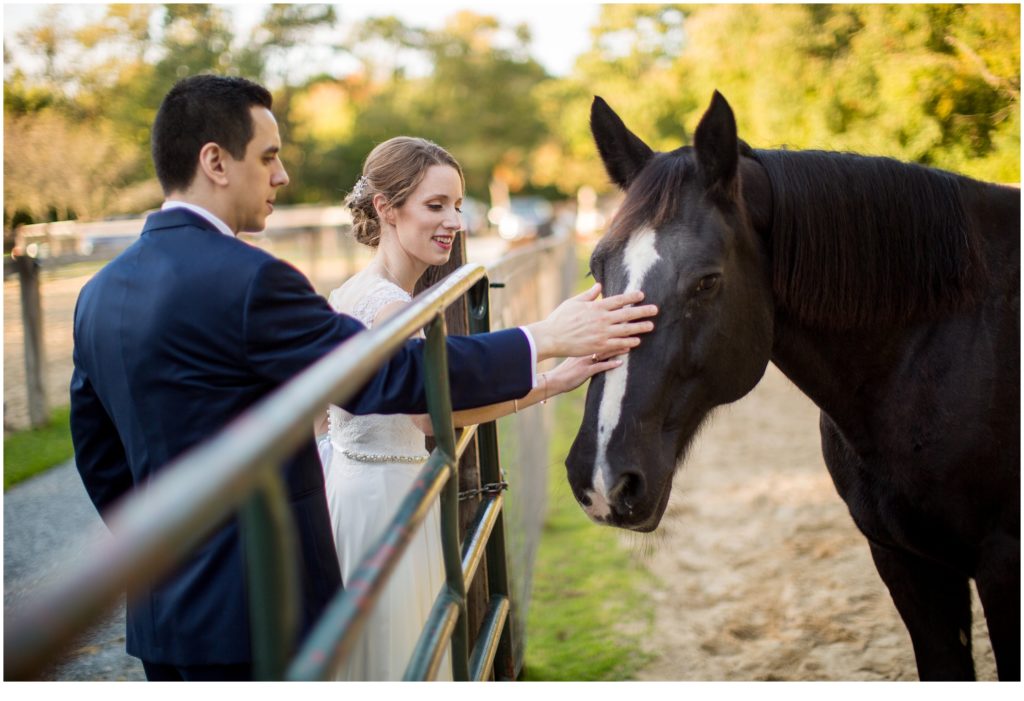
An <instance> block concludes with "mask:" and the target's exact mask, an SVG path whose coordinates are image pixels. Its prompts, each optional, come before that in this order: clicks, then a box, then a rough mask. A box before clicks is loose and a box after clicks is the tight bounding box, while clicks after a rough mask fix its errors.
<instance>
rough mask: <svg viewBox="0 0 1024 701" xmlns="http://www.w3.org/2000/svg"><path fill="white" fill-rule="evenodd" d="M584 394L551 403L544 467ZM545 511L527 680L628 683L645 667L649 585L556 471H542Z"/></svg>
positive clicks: (569, 437)
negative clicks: (544, 473)
mask: <svg viewBox="0 0 1024 701" xmlns="http://www.w3.org/2000/svg"><path fill="white" fill-rule="evenodd" d="M584 397H585V389H584V388H582V387H581V388H580V389H577V390H575V391H574V392H571V393H569V394H564V395H561V396H560V397H559V398H558V399H557V404H556V412H557V422H556V425H555V430H554V431H553V432H552V437H551V453H550V454H551V460H552V463H553V464H556V465H561V464H562V461H563V460H564V459H565V456H566V455H567V454H568V452H569V447H570V445H571V444H572V441H573V438H574V436H575V434H576V430H577V428H578V427H579V424H580V421H581V419H582V416H583V400H584ZM548 498H549V502H548V503H549V508H548V515H547V520H546V522H545V524H544V532H543V535H542V536H541V540H540V547H539V549H538V552H537V561H536V564H535V565H534V570H533V591H532V596H531V600H530V611H529V616H528V620H527V626H526V663H525V673H524V679H525V680H527V681H541V680H548V681H613V680H622V679H632V678H634V675H635V674H636V672H637V670H639V669H641V668H642V667H643V666H644V665H645V664H646V663H647V662H649V661H650V655H649V654H648V653H646V652H644V650H643V639H644V637H646V636H647V635H649V634H650V632H651V630H652V626H653V622H654V618H653V616H654V613H653V612H654V609H653V605H652V604H651V603H650V601H649V600H647V598H646V594H645V591H647V590H650V589H651V588H652V587H653V580H652V578H651V575H649V574H648V573H647V571H646V569H645V568H644V567H643V566H642V564H640V563H638V562H637V561H636V559H635V557H634V556H633V554H632V553H631V552H630V551H629V550H627V549H626V548H625V547H623V545H622V542H621V540H622V537H623V536H622V532H621V531H616V530H613V529H611V528H605V527H601V526H597V525H595V524H593V523H591V522H590V520H589V519H588V518H587V517H586V515H585V514H584V513H583V510H582V509H580V507H579V505H577V504H576V500H575V499H574V498H573V496H572V492H571V490H570V489H569V485H568V482H567V481H566V478H565V472H564V471H563V470H558V469H555V470H550V471H549V484H548Z"/></svg>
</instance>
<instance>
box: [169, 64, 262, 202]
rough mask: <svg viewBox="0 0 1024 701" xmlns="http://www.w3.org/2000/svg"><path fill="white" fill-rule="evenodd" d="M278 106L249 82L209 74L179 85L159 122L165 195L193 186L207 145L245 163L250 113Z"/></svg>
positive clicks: (250, 125)
mask: <svg viewBox="0 0 1024 701" xmlns="http://www.w3.org/2000/svg"><path fill="white" fill-rule="evenodd" d="M273 102H274V100H273V97H271V95H270V92H269V91H268V90H267V89H266V88H264V87H263V86H262V85H259V84H258V83H254V82H252V81H251V80H246V79H245V78H233V77H227V76H220V75H208V74H207V75H194V76H190V77H188V78H185V79H183V80H179V81H178V82H177V83H175V85H174V87H173V88H171V90H170V92H168V93H167V95H166V96H165V97H164V100H163V102H162V103H161V104H160V109H159V110H158V111H157V113H156V119H155V120H154V122H153V137H152V148H153V164H154V165H155V166H156V177H157V179H158V180H159V181H160V186H161V187H162V188H163V191H164V194H167V193H170V192H173V191H175V190H184V189H186V188H187V187H188V186H189V185H190V184H191V183H192V179H193V178H194V177H195V175H196V168H197V167H198V165H199V151H200V150H201V149H202V148H203V146H204V145H205V144H208V143H210V142H213V143H215V144H217V145H218V146H221V147H223V148H224V149H226V150H227V152H228V153H230V154H231V157H232V158H235V159H236V160H241V159H243V158H244V157H245V147H246V146H247V145H248V144H249V141H250V140H251V139H252V136H253V123H252V114H251V113H250V109H251V108H252V107H266V108H267V109H270V108H271V105H273Z"/></svg>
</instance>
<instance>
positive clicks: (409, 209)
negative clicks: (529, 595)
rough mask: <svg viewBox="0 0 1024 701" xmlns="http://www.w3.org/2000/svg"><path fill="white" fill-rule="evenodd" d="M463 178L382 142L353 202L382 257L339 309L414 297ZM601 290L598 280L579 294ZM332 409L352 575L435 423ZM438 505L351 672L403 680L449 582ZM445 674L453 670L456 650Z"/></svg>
mask: <svg viewBox="0 0 1024 701" xmlns="http://www.w3.org/2000/svg"><path fill="white" fill-rule="evenodd" d="M464 184H465V181H464V179H463V175H462V169H461V167H460V166H459V164H458V162H457V161H456V160H455V159H454V158H453V157H452V156H451V155H450V154H449V153H448V152H447V151H445V150H444V149H443V148H441V147H440V146H438V145H436V144H434V143H432V142H429V141H426V140H424V139H419V138H412V137H404V136H401V137H396V138H393V139H390V140H388V141H386V142H384V143H382V144H380V145H379V146H377V147H376V148H374V149H373V151H372V152H371V153H370V155H369V156H367V158H366V162H365V164H364V166H363V175H362V177H360V178H359V180H358V182H357V183H356V185H355V187H354V188H353V190H352V192H351V193H350V194H349V196H348V198H347V199H346V204H347V205H348V207H349V209H350V210H351V211H352V215H353V231H354V234H355V237H356V240H358V241H359V242H360V243H363V244H366V245H368V246H371V247H373V248H375V249H376V253H375V255H374V257H373V260H372V262H371V263H370V264H369V265H368V266H367V267H366V268H365V269H364V270H363V271H361V272H360V273H358V274H356V275H355V276H353V277H352V278H351V279H349V280H348V281H347V282H346V283H345V284H343V285H342V286H341V287H339V288H338V289H336V290H334V291H333V292H332V293H331V295H330V298H329V301H330V303H331V306H332V307H334V309H335V310H337V311H339V312H344V313H346V314H349V315H351V316H354V317H356V318H357V319H359V320H360V321H361V322H363V323H364V324H365V325H366V326H367V327H371V326H374V325H375V324H379V323H380V322H381V321H382V320H384V319H386V318H388V317H389V316H392V315H394V314H396V313H397V312H398V311H400V310H401V309H402V308H403V307H404V306H406V305H407V304H409V302H410V301H411V300H412V291H413V288H414V287H415V285H416V281H417V280H418V279H419V278H420V276H421V275H422V274H423V273H424V271H426V269H427V268H428V267H430V266H432V265H442V264H444V263H445V262H447V260H448V257H449V255H450V254H451V250H452V243H453V241H454V238H455V234H456V232H457V231H459V230H460V229H461V228H462V219H461V212H460V207H461V206H462V196H463V187H464ZM596 296H597V291H596V288H595V289H592V290H591V291H590V292H588V293H584V295H581V296H580V298H584V299H586V300H591V299H594V298H595V297H596ZM580 298H577V299H580ZM420 335H421V336H422V333H421V334H420ZM620 364H621V361H619V360H614V359H612V360H605V359H595V358H593V357H586V358H571V359H569V360H567V361H565V362H563V363H562V364H561V365H559V366H558V367H557V368H555V369H554V370H551V371H549V372H546V373H542V374H540V375H539V376H538V377H537V382H536V383H535V388H534V389H533V390H532V391H531V392H530V393H529V394H528V395H526V396H525V397H524V398H522V399H519V400H516V401H515V402H506V403H503V404H496V405H493V406H489V407H482V408H479V409H472V410H466V411H458V412H456V413H455V425H456V426H465V425H472V424H476V423H483V422H486V421H491V420H493V419H496V418H498V417H500V416H504V415H506V414H510V413H512V412H513V411H518V410H519V409H521V408H523V407H526V406H530V405H531V404H535V403H537V402H540V401H543V400H545V399H547V398H549V397H552V396H555V395H556V394H559V393H561V392H566V391H569V390H571V389H574V388H576V387H578V386H579V385H580V384H582V383H583V382H584V381H585V380H586V379H587V378H589V377H591V376H592V375H594V374H596V373H599V372H603V371H605V370H609V369H611V368H613V367H616V366H618V365H620ZM327 413H328V438H327V439H324V440H322V442H321V444H320V446H321V456H322V457H323V459H324V473H325V474H324V478H325V482H326V487H327V501H328V507H329V509H330V514H331V523H332V526H333V528H334V540H335V546H336V547H337V550H338V558H339V560H340V564H341V575H342V581H344V582H348V580H349V578H350V577H351V576H352V574H353V572H354V571H355V569H356V567H357V566H358V564H359V562H360V560H361V559H362V558H363V556H364V555H365V553H366V550H367V548H369V547H370V546H371V545H373V544H374V543H375V542H376V540H377V539H378V538H379V537H380V536H381V534H382V533H383V532H384V529H385V528H386V526H387V524H388V523H389V522H390V520H391V519H392V518H393V517H394V514H395V513H396V511H397V508H398V505H399V504H400V503H401V501H402V499H403V498H404V497H405V496H406V494H407V493H408V492H409V489H410V488H411V486H412V483H413V481H414V480H415V478H416V476H417V475H418V474H419V472H420V470H421V469H422V467H423V463H424V462H425V461H426V459H427V457H428V455H427V452H426V450H425V449H424V434H425V433H430V421H429V418H428V417H427V416H407V415H394V416H384V415H370V416H354V415H352V414H349V413H347V412H345V411H344V410H343V409H341V408H339V407H336V406H331V407H330V408H329V409H328V412H327ZM439 513H440V512H439V504H437V503H435V504H434V505H433V507H432V508H431V510H430V512H429V514H428V516H427V518H426V520H425V521H424V523H423V525H422V526H421V527H420V529H419V530H418V531H417V533H416V535H415V537H414V539H413V540H412V541H411V542H410V544H409V547H408V550H407V551H406V552H405V554H404V556H403V557H402V559H401V561H400V562H399V564H398V566H397V567H396V569H395V571H394V573H393V574H392V576H391V578H390V580H389V583H388V585H387V586H386V588H385V589H384V591H383V592H382V594H381V597H380V598H379V599H378V601H377V603H376V606H375V608H374V611H373V613H372V614H371V616H370V618H369V620H368V622H367V626H366V628H365V630H364V633H363V635H362V636H361V641H360V643H359V645H358V646H357V648H356V649H355V651H354V653H353V655H352V657H351V658H350V659H349V662H348V664H347V665H346V666H345V668H344V669H343V670H342V674H341V678H342V679H350V680H397V679H401V678H402V676H403V674H404V672H405V669H406V666H407V665H408V663H409V660H410V657H411V655H412V651H413V648H414V647H415V644H416V641H417V640H418V638H419V635H420V632H421V630H422V628H423V625H424V624H425V622H426V620H427V617H428V614H429V613H430V609H431V607H432V605H433V603H434V600H435V598H436V597H437V595H438V593H439V592H440V589H441V587H442V586H443V584H444V563H443V558H442V554H441V531H440V515H439ZM438 678H439V679H451V678H452V674H451V661H450V659H449V655H448V654H446V655H445V658H444V661H443V662H442V666H441V669H440V670H439V672H438Z"/></svg>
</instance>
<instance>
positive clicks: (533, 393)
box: [413, 373, 554, 436]
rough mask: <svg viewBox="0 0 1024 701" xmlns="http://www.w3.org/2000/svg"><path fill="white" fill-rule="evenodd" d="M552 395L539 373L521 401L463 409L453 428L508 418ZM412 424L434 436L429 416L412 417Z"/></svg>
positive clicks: (546, 381) (453, 416)
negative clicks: (534, 383) (531, 387)
mask: <svg viewBox="0 0 1024 701" xmlns="http://www.w3.org/2000/svg"><path fill="white" fill-rule="evenodd" d="M553 395H554V392H553V391H552V389H551V387H549V383H548V378H547V375H546V373H541V374H540V379H539V381H538V382H537V386H536V387H535V388H533V389H532V390H530V392H529V394H527V395H526V396H525V397H523V398H522V399H517V400H515V401H514V402H499V403H497V404H490V405H488V406H482V407H477V408H476V409H463V410H461V411H456V412H455V413H454V414H453V415H452V418H453V419H454V420H455V428H462V427H464V426H473V425H475V424H483V423H487V422H488V421H494V420H495V419H500V418H501V417H503V416H508V415H509V414H513V413H515V412H517V411H519V410H521V409H525V408H526V407H528V406H533V405H534V404H537V403H538V402H542V401H544V400H546V399H550V398H551V397H552V396H553ZM413 423H415V424H416V426H417V428H419V429H420V430H421V431H423V433H425V434H426V435H428V436H432V435H434V428H433V425H432V424H431V423H430V416H428V415H427V414H420V415H418V416H414V417H413Z"/></svg>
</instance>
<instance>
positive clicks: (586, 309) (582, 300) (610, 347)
mask: <svg viewBox="0 0 1024 701" xmlns="http://www.w3.org/2000/svg"><path fill="white" fill-rule="evenodd" d="M600 294H601V285H600V283H598V284H595V285H594V286H593V287H591V288H590V289H589V290H587V291H586V292H584V293H582V294H579V295H576V296H575V297H570V298H569V299H567V300H565V301H564V302H562V303H561V304H560V305H558V308H556V309H555V310H554V311H553V312H551V314H550V315H548V318H547V319H544V320H543V321H538V322H536V323H534V324H530V325H529V326H528V327H527V328H528V329H529V330H530V333H531V334H532V335H533V340H534V343H536V345H537V359H538V360H545V359H547V358H561V357H573V356H581V355H594V354H597V356H598V357H608V356H612V355H617V354H619V353H624V352H626V351H628V350H629V349H630V348H635V347H636V346H637V345H639V344H640V339H639V338H637V335H639V334H642V333H647V332H648V331H650V330H652V329H653V328H654V324H653V323H651V322H650V321H643V319H646V318H647V317H651V316H654V315H655V314H657V313H658V308H657V307H656V306H654V305H653V304H647V305H644V306H642V307H634V306H630V305H633V304H637V303H638V302H640V301H641V300H643V298H644V293H643V292H640V291H639V290H637V291H634V292H626V293H624V294H621V295H615V296H614V297H606V298H604V299H598V297H599V296H600Z"/></svg>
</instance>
